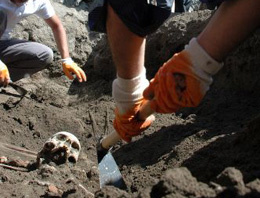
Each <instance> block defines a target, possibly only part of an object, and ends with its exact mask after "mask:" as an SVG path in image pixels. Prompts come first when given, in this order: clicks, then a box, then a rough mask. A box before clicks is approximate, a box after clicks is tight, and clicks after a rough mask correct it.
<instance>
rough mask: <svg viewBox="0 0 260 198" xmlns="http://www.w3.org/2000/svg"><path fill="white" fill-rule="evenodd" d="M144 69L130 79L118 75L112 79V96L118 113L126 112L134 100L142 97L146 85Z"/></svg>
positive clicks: (147, 83)
mask: <svg viewBox="0 0 260 198" xmlns="http://www.w3.org/2000/svg"><path fill="white" fill-rule="evenodd" d="M148 85H149V81H148V80H147V79H146V70H145V68H144V71H143V72H142V73H141V74H139V75H138V76H136V77H134V78H132V79H123V78H120V77H119V76H118V77H117V78H116V79H115V80H114V81H113V85H112V96H113V98H114V100H115V102H116V106H117V108H118V109H119V112H120V113H122V114H123V113H124V112H126V111H127V110H128V109H129V108H131V107H132V106H133V105H134V104H135V102H136V101H138V100H140V99H141V98H142V97H143V91H144V89H145V88H146V87H148Z"/></svg>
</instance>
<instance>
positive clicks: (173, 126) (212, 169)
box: [0, 14, 260, 198]
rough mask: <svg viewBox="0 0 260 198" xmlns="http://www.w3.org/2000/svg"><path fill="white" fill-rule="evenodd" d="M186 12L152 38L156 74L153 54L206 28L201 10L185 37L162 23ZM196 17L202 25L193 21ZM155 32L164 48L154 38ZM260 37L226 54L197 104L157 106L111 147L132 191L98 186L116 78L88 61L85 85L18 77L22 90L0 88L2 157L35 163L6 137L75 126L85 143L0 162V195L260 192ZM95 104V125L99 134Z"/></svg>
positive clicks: (36, 139) (41, 135)
mask: <svg viewBox="0 0 260 198" xmlns="http://www.w3.org/2000/svg"><path fill="white" fill-rule="evenodd" d="M206 15H207V16H208V14H205V16H206ZM199 16H200V17H201V18H202V16H204V14H202V15H199ZM180 17H181V18H178V16H177V17H176V18H173V19H172V21H170V22H168V23H166V24H165V26H163V27H162V28H161V29H160V31H158V32H157V33H156V34H155V35H154V37H151V40H150V41H149V42H148V44H147V45H148V47H149V49H148V50H147V53H148V55H147V63H149V64H150V65H151V67H150V68H149V67H147V69H148V74H149V75H150V76H152V75H153V74H154V72H155V70H156V69H155V68H152V66H153V65H157V66H158V64H159V63H158V62H156V61H159V62H160V61H161V62H163V61H165V60H166V59H167V58H168V57H163V56H160V60H158V58H157V56H158V54H163V52H162V51H164V52H165V49H166V48H167V46H168V47H169V46H170V44H172V43H174V44H175V46H177V47H176V48H175V49H170V47H169V48H167V50H169V51H172V52H174V51H178V49H179V47H180V46H182V45H184V44H185V43H186V42H187V40H188V39H189V38H191V37H192V34H197V32H199V31H200V30H201V29H202V27H201V25H200V24H199V23H198V21H200V19H201V18H198V16H195V17H197V19H198V20H196V21H193V20H191V18H190V19H189V20H190V21H189V26H187V27H190V30H191V29H192V28H193V31H192V34H191V33H189V31H190V30H187V29H185V28H184V29H185V31H183V32H185V34H184V33H183V32H182V33H183V34H182V36H181V37H179V38H178V37H176V38H173V37H171V35H170V34H168V32H167V31H170V30H167V31H166V30H165V29H169V27H172V28H175V29H176V30H179V29H180V28H179V25H181V24H182V23H180V22H183V20H184V19H185V17H186V18H187V17H189V16H188V15H185V16H180ZM193 17H194V16H193ZM176 21H179V23H177V22H176ZM178 24H179V25H178ZM194 24H197V25H200V28H197V29H194ZM195 30H196V31H195ZM171 31H172V29H171ZM175 33H176V32H175ZM162 35H167V36H165V37H163V36H162ZM155 38H157V40H159V41H158V43H157V46H153V45H154V44H153V42H152V41H153V40H154V39H155ZM169 38H171V40H170V39H169ZM259 38H260V37H259V33H258V32H256V33H255V34H254V35H252V36H251V37H250V38H249V39H247V40H246V41H245V42H244V43H242V44H241V46H240V47H239V49H237V50H236V51H234V52H233V53H232V54H231V55H230V56H229V57H228V58H227V60H226V61H225V67H224V68H223V70H222V71H221V72H220V73H219V74H218V75H217V76H216V77H215V81H214V84H213V85H212V87H211V90H210V91H209V92H208V93H207V95H206V97H205V98H204V100H203V101H202V102H201V104H200V105H199V106H198V107H196V108H185V109H182V110H181V111H179V112H177V113H175V114H168V115H161V114H156V121H155V122H154V123H153V125H152V126H151V127H150V128H149V129H148V130H147V131H145V132H144V133H143V134H142V135H140V136H138V137H135V138H134V139H133V141H132V142H131V143H129V144H125V143H122V142H121V143H119V144H117V145H116V146H115V147H114V148H113V151H112V153H113V156H114V158H115V160H116V162H117V164H118V166H119V168H120V171H121V174H122V176H123V178H124V181H125V183H126V186H127V187H126V189H117V188H115V187H113V186H106V187H104V188H102V189H100V188H99V172H98V169H97V167H98V164H97V159H96V157H97V156H96V148H95V143H96V139H95V135H94V134H96V136H101V135H102V136H103V135H104V134H105V129H104V126H105V123H106V121H107V120H106V119H107V118H106V115H107V114H108V115H109V118H108V119H109V125H108V126H109V129H108V132H112V131H113V126H112V122H113V118H114V113H113V111H114V102H113V99H112V97H111V83H112V79H111V78H110V79H106V78H104V76H103V74H101V73H102V72H100V71H102V70H99V71H97V68H95V67H93V65H91V64H88V63H86V65H85V67H84V70H85V71H86V73H87V75H88V81H87V82H86V83H81V84H80V83H78V82H77V81H73V82H71V81H68V80H67V79H66V78H65V76H64V75H63V74H62V72H61V71H60V73H57V71H54V70H52V67H50V68H48V69H46V70H44V71H42V72H39V73H37V74H35V75H34V76H32V77H31V78H26V79H22V80H21V81H19V82H17V84H19V85H21V86H23V87H24V88H25V89H27V90H28V93H27V95H26V96H25V97H23V98H21V97H20V96H19V94H17V92H16V91H15V90H13V89H12V88H11V87H8V88H6V89H2V91H1V93H0V115H1V119H0V126H1V127H0V134H1V138H0V147H1V149H0V157H2V156H5V157H7V158H8V160H10V161H12V160H14V161H15V160H16V162H17V160H20V163H19V164H20V166H21V167H22V166H23V167H26V165H27V163H26V162H27V161H28V162H30V164H33V163H34V162H36V157H35V155H28V154H27V155H25V154H23V153H21V152H18V151H14V150H13V149H8V148H7V147H6V144H8V145H14V146H17V147H19V148H20V147H21V148H24V149H28V150H30V151H33V152H38V151H40V150H41V149H42V146H43V144H44V143H45V141H46V140H47V139H48V138H50V137H51V136H52V135H53V134H54V133H57V132H60V131H67V132H71V133H73V134H74V135H75V136H76V137H77V138H78V139H79V141H80V143H81V147H82V149H81V152H80V156H79V159H78V162H77V163H76V164H73V163H62V164H55V163H54V162H49V163H44V164H42V165H41V166H39V167H37V168H35V167H33V166H30V167H29V169H28V168H21V170H20V169H19V170H13V169H10V168H6V167H0V186H1V188H0V197H1V198H2V197H3V198H9V197H24V198H25V197H68V198H72V197H107V198H109V197H138V198H148V197H152V198H159V197H165V198H166V197H167V198H168V197H177V198H184V197H225V198H227V197H232V198H233V197H250V198H251V197H260V180H259V177H260V170H259V167H260V155H259V153H260V147H259V142H260V133H259V132H260V115H259V109H260V102H259V101H260V100H259V99H260V94H259V93H260V92H259V91H260V89H259V73H260V72H259V71H260V69H259V63H260V60H259V58H258V57H260V56H259V47H260V46H259V45H260V43H259ZM160 39H161V40H160ZM163 41H164V42H166V41H167V42H166V44H165V43H163ZM176 43H178V45H177V44H176ZM101 46H102V45H101ZM156 50H157V51H156ZM102 52H103V53H104V49H102ZM167 53H168V52H167ZM168 55H169V53H168ZM100 56H101V55H100ZM165 56H166V55H165ZM105 57H106V58H107V59H109V55H107V56H105ZM150 57H153V58H154V59H156V61H155V60H154V59H152V58H150ZM95 61H98V62H100V60H98V59H96V60H95ZM161 62H160V63H161ZM152 63H153V64H152ZM157 69H158V67H157ZM54 72H55V73H54ZM89 112H91V113H92V114H93V115H94V117H95V120H96V123H97V129H96V131H95V133H93V129H92V123H93V122H92V120H91V119H90V116H89ZM106 133H107V132H106ZM1 159H4V158H1ZM21 161H22V162H23V163H21ZM15 167H17V166H15ZM26 170H28V171H26Z"/></svg>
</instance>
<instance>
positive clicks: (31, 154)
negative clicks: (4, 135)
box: [0, 142, 37, 158]
mask: <svg viewBox="0 0 260 198" xmlns="http://www.w3.org/2000/svg"><path fill="white" fill-rule="evenodd" d="M0 146H1V147H3V148H7V149H10V150H13V151H17V152H19V153H22V154H24V155H26V156H29V157H33V158H35V157H37V152H34V151H30V150H28V149H25V148H22V147H18V146H14V145H10V144H4V143H1V142H0Z"/></svg>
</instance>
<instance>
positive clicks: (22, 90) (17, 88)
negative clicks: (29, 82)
mask: <svg viewBox="0 0 260 198" xmlns="http://www.w3.org/2000/svg"><path fill="white" fill-rule="evenodd" d="M8 85H10V86H11V87H12V88H13V89H14V90H15V91H17V92H18V93H19V94H20V95H21V96H22V97H23V96H25V95H26V94H27V90H26V89H24V88H23V87H21V86H19V85H17V84H14V83H13V82H9V84H8Z"/></svg>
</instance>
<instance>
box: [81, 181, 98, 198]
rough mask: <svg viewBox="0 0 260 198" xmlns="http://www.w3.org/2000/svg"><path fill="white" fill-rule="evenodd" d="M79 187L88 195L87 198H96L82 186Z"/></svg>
mask: <svg viewBox="0 0 260 198" xmlns="http://www.w3.org/2000/svg"><path fill="white" fill-rule="evenodd" d="M79 187H80V188H82V189H83V190H84V192H85V193H86V196H87V197H93V198H94V197H95V196H94V194H93V193H91V192H89V191H88V190H87V189H86V188H85V187H84V186H83V185H82V184H79Z"/></svg>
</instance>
